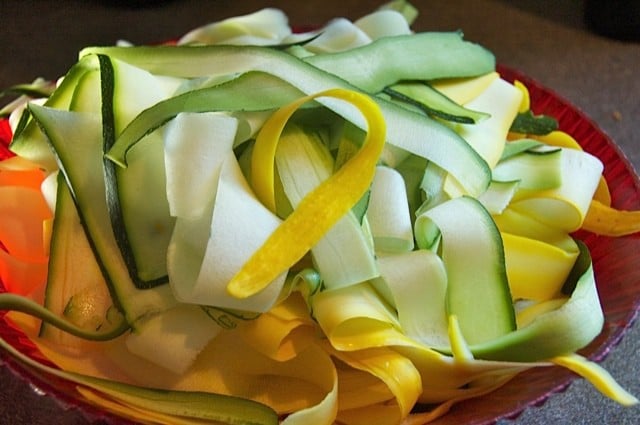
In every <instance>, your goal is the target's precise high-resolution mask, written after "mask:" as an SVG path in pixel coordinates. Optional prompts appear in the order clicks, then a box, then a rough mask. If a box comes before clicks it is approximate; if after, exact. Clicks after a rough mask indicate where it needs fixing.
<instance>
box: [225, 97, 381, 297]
mask: <svg viewBox="0 0 640 425" xmlns="http://www.w3.org/2000/svg"><path fill="white" fill-rule="evenodd" d="M321 96H329V97H335V98H336V99H342V100H344V101H347V102H349V103H352V104H353V105H354V106H356V107H357V108H358V109H359V110H360V111H361V112H362V114H363V116H364V118H365V119H366V121H367V139H366V140H365V142H364V144H363V146H362V148H361V149H360V151H358V153H357V154H356V155H354V156H353V157H352V158H351V159H350V160H349V161H347V163H346V164H344V165H343V166H342V168H340V170H338V171H337V172H336V173H335V174H333V175H332V176H331V177H330V178H329V179H328V180H325V182H324V183H322V184H321V185H320V186H318V187H317V188H316V189H314V190H313V192H311V193H310V194H309V195H307V196H306V197H305V198H304V199H303V200H302V201H301V202H300V204H299V205H298V207H297V208H296V210H294V212H293V213H291V215H290V216H289V217H288V218H287V219H286V220H285V221H284V222H283V223H282V224H281V225H280V226H279V227H278V228H277V229H276V230H275V231H274V233H273V234H272V235H271V236H270V237H269V239H268V240H267V242H265V244H264V245H263V246H262V247H261V248H260V249H259V250H258V251H256V253H254V254H253V255H252V257H251V258H250V259H249V261H248V262H247V263H246V264H245V265H244V266H243V268H242V269H241V270H240V271H239V272H238V273H237V274H236V275H235V276H234V278H233V279H232V280H231V281H230V282H229V284H228V285H227V291H228V292H229V293H230V294H232V295H233V296H235V297H238V298H246V297H248V296H251V295H253V294H255V293H257V292H259V291H261V290H262V289H264V288H265V287H266V286H267V285H268V284H269V283H270V282H271V281H272V280H273V279H274V278H275V277H276V276H278V275H279V274H280V273H282V272H283V271H285V270H286V269H288V268H289V267H291V266H292V265H293V264H295V263H296V262H297V261H299V260H300V259H301V258H302V257H303V256H304V254H305V253H306V252H307V251H309V249H311V247H312V246H313V245H314V244H315V243H316V242H317V241H318V240H320V238H321V237H322V235H323V234H324V233H326V231H327V230H328V229H329V228H330V227H331V226H332V225H333V224H335V223H336V221H338V220H339V219H340V218H341V217H342V216H343V215H344V214H346V212H347V211H349V210H350V209H351V207H353V205H354V204H355V203H356V202H357V201H358V200H359V199H360V198H361V197H362V195H363V194H364V192H365V191H366V190H367V188H368V187H369V185H370V183H371V181H372V180H373V175H374V173H375V165H376V162H377V161H378V157H379V156H380V153H381V152H382V148H383V146H384V141H385V135H386V131H385V121H384V118H383V116H382V114H381V112H380V110H379V108H378V106H377V105H376V104H375V103H374V102H373V101H372V100H371V99H370V98H369V97H367V96H364V95H361V94H359V93H357V92H351V91H345V90H341V89H335V90H330V91H326V92H321V93H318V94H316V95H312V96H307V97H303V98H301V99H300V100H298V101H296V102H294V103H291V104H289V105H288V106H286V107H284V108H282V109H279V110H278V111H276V112H275V113H274V114H273V115H272V116H271V118H270V119H269V121H267V122H266V123H265V125H264V126H263V128H262V130H261V132H260V134H259V135H258V138H257V139H256V144H255V147H254V151H253V158H254V162H253V164H254V166H253V167H252V183H253V188H254V190H255V191H256V195H257V196H258V198H260V199H261V200H262V201H263V202H264V203H265V204H266V205H267V206H268V207H269V208H270V209H271V210H272V211H273V210H275V200H274V195H273V193H274V192H273V179H274V174H273V173H274V165H273V158H274V156H275V150H276V146H277V143H278V140H279V138H280V134H281V133H282V130H283V128H284V126H285V124H286V122H287V120H288V119H289V117H290V116H291V115H292V114H293V113H294V112H295V111H296V110H297V109H298V108H299V107H300V106H302V105H303V104H304V103H306V102H308V101H310V100H313V99H315V98H318V97H321Z"/></svg>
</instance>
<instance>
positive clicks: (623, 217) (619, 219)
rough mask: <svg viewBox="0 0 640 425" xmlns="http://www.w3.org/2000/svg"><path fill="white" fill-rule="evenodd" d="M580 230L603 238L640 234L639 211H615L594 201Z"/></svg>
mask: <svg viewBox="0 0 640 425" xmlns="http://www.w3.org/2000/svg"><path fill="white" fill-rule="evenodd" d="M582 228H583V229H584V230H588V231H590V232H593V233H596V234H598V235H603V236H613V237H617V236H625V235H631V234H633V233H637V232H640V211H626V210H617V209H615V208H612V207H610V206H607V205H606V204H605V203H602V202H600V201H597V200H595V199H594V200H593V201H591V204H590V206H589V210H588V211H587V215H586V217H585V219H584V223H583V224H582Z"/></svg>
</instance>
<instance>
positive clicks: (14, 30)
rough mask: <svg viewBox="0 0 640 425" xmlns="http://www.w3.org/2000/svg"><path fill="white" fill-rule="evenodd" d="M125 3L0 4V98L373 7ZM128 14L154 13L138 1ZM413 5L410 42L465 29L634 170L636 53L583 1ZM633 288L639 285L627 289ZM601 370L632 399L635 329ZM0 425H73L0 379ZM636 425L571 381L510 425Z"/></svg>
mask: <svg viewBox="0 0 640 425" xmlns="http://www.w3.org/2000/svg"><path fill="white" fill-rule="evenodd" d="M123 3H127V2H125V1H120V2H116V1H112V2H111V3H110V2H109V1H97V0H84V1H81V0H77V1H56V2H53V1H26V0H25V1H19V0H3V1H2V2H0V36H1V41H0V58H1V59H0V60H1V61H2V62H1V65H0V87H6V86H8V85H11V84H15V83H22V82H28V81H31V80H32V79H34V78H35V77H38V76H43V77H47V78H50V79H53V78H56V77H58V76H60V75H62V74H63V73H64V72H65V71H66V70H67V69H68V67H69V66H70V64H72V63H73V62H74V60H75V58H76V54H77V52H78V50H79V49H80V48H82V47H84V46H87V45H93V44H113V43H114V42H115V41H116V40H118V39H125V40H129V41H131V42H133V43H135V44H143V43H153V42H158V41H162V40H165V39H169V38H173V37H177V36H179V35H181V34H183V33H185V32H186V31H188V30H189V29H191V28H193V27H195V26H198V25H201V24H204V23H207V22H210V21H214V20H218V19H221V18H223V17H228V16H233V15H239V14H243V13H248V12H251V11H254V10H257V9H258V8H261V7H264V6H275V7H279V8H282V9H283V10H285V11H286V12H287V13H288V14H289V16H290V18H291V21H292V23H294V24H296V23H298V24H304V23H312V24H322V23H324V22H326V21H327V20H328V19H330V18H332V17H335V16H346V17H350V18H357V17H359V16H361V15H362V14H364V13H366V12H368V11H370V10H372V9H373V8H374V7H375V6H377V5H378V4H380V3H379V2H376V1H369V2H367V1H362V0H340V1H333V0H323V1H322V2H320V1H316V0H308V1H299V0H288V1H266V0H260V1H237V0H217V1H215V2H213V1H204V0H202V1H196V0H185V1H180V0H174V1H164V2H158V3H160V4H158V5H155V6H148V7H137V8H136V7H123V6H118V5H117V4H123ZM137 3H139V4H142V3H147V4H150V3H153V2H152V1H149V0H147V1H146V2H145V1H143V0H139V1H138V2H137ZM414 3H415V4H418V3H419V4H420V9H421V15H420V18H419V20H418V22H417V23H416V25H415V26H414V28H415V29H417V30H427V29H433V30H452V29H463V30H464V33H465V37H466V38H467V39H469V40H472V41H475V42H479V43H480V44H483V45H485V46H486V47H488V48H489V49H491V50H492V51H493V52H494V53H495V54H496V56H497V58H498V61H499V62H500V63H502V64H504V65H508V66H510V67H513V68H516V69H519V70H521V71H523V72H524V73H526V74H527V75H529V76H530V77H533V78H535V79H537V80H538V81H539V82H541V83H542V84H544V85H545V86H547V87H552V88H553V89H554V90H555V91H556V92H557V93H559V94H560V95H561V96H563V97H565V98H566V99H568V100H569V101H571V102H572V103H573V104H574V105H576V106H577V107H578V108H580V109H582V110H583V111H584V112H585V113H586V114H587V115H589V116H590V117H591V118H592V119H593V120H595V121H596V122H597V123H598V124H599V125H600V127H601V128H602V129H603V130H604V131H605V132H606V133H608V134H609V135H610V136H611V137H612V138H613V140H615V141H616V143H617V144H618V145H619V146H620V147H621V148H622V150H623V151H624V152H625V154H626V156H627V157H628V158H629V160H630V161H631V162H632V164H633V165H634V166H635V168H636V169H640V146H639V145H638V143H639V142H640V137H639V136H640V125H638V119H639V118H640V101H639V100H638V96H639V95H640V79H639V78H637V77H638V73H637V69H638V68H639V67H640V43H638V42H621V41H615V40H612V39H608V38H604V37H602V36H599V35H595V34H594V33H592V32H589V31H588V30H587V29H585V26H584V24H583V22H584V21H583V19H582V16H583V15H582V13H583V12H582V6H583V1H580V0H561V1H551V0H548V1H536V0H531V1H523V0H519V1H512V2H507V1H496V0H493V1H480V2H478V1H472V0H453V1H450V0H437V1H434V0H429V1H415V2H414ZM633 284H640V282H634V283H633ZM603 365H604V366H605V367H606V368H607V369H608V370H609V371H610V372H611V373H612V375H613V376H614V377H615V378H616V379H617V380H618V381H619V382H620V383H621V384H622V385H623V386H624V387H625V388H627V389H628V390H630V391H631V392H632V393H634V394H635V395H636V396H640V372H639V370H638V367H639V366H640V325H637V324H636V325H635V326H634V327H633V328H632V329H631V330H629V332H628V333H627V334H626V336H625V337H624V338H623V340H622V342H621V343H620V345H619V346H617V347H616V348H615V349H613V350H612V352H611V353H610V354H609V355H608V357H607V358H606V359H605V360H604V362H603ZM0 383H1V384H0V423H6V424H33V425H37V424H51V423H56V424H81V423H85V421H84V420H83V419H82V417H80V416H79V415H78V414H76V413H73V412H63V411H62V410H61V409H60V408H59V407H58V406H57V405H56V404H55V403H54V402H52V401H51V400H50V399H47V398H43V397H41V396H38V395H36V394H35V392H34V391H32V390H31V389H30V387H29V386H28V385H27V384H25V383H23V382H21V381H20V380H18V379H16V378H14V377H13V376H12V375H11V374H10V373H9V372H8V371H7V370H6V368H4V367H3V368H0ZM569 422H573V423H581V424H614V423H615V424H636V423H640V407H634V408H631V409H624V408H622V407H619V406H618V405H616V404H615V403H613V402H611V401H609V400H607V399H605V398H604V397H602V396H600V395H599V394H598V393H597V392H596V391H595V390H594V389H593V388H591V386H590V385H589V384H587V383H586V382H584V381H581V380H578V381H576V382H574V383H573V384H571V386H570V387H569V388H568V389H567V390H566V391H564V392H563V393H561V394H557V395H554V396H553V397H551V398H550V399H549V400H548V401H547V402H546V403H544V404H543V406H541V407H538V408H531V409H528V410H527V411H525V412H524V413H523V414H522V415H521V416H520V417H519V418H518V419H517V420H516V421H515V423H518V424H553V423H569Z"/></svg>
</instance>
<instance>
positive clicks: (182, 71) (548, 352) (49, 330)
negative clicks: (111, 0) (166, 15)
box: [0, 2, 637, 423]
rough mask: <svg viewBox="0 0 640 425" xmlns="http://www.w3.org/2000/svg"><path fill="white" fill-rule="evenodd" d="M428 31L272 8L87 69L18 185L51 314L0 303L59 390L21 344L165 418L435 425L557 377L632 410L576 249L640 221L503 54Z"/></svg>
mask: <svg viewBox="0 0 640 425" xmlns="http://www.w3.org/2000/svg"><path fill="white" fill-rule="evenodd" d="M394 8H395V9H394ZM411 17H412V14H411V8H410V7H409V6H408V5H407V4H406V3H403V2H400V3H398V2H395V3H393V5H389V6H387V8H385V9H383V10H380V11H377V12H375V13H372V14H371V15H368V16H366V17H364V18H362V19H361V20H359V21H357V22H355V23H351V22H349V21H346V20H344V19H340V20H336V21H334V22H332V23H331V24H329V25H328V26H326V27H325V28H322V29H321V30H320V31H318V32H314V33H309V34H292V32H291V30H290V28H289V27H288V25H287V24H286V19H285V17H284V15H283V14H282V13H281V12H279V11H275V10H272V9H268V10H265V11H261V12H258V13H256V14H253V15H249V16H246V17H238V18H233V19H229V20H227V21H223V22H219V23H216V24H213V25H212V26H208V27H204V28H201V29H198V30H196V31H194V32H193V33H190V34H189V35H187V36H185V38H184V39H182V40H181V41H180V42H179V45H178V46H173V45H172V46H156V47H132V46H127V47H95V48H88V49H85V50H84V51H83V52H81V54H80V59H79V61H78V63H76V64H75V65H74V66H73V67H72V68H71V69H70V71H69V72H68V74H67V75H66V76H65V77H64V79H63V80H62V81H61V82H60V84H59V85H58V86H57V88H56V90H55V91H54V92H53V93H52V94H51V95H50V96H49V97H48V98H47V100H46V101H45V102H44V105H41V106H40V105H38V104H37V103H31V104H29V106H28V109H26V111H27V112H24V113H22V110H21V109H16V110H15V111H14V114H13V117H14V118H16V121H17V124H15V125H14V130H15V134H14V137H13V140H12V142H11V149H12V151H13V152H14V153H16V154H17V155H18V156H17V157H15V158H17V159H13V158H12V159H11V160H6V161H3V162H2V163H1V164H3V165H4V166H7V167H8V166H9V165H8V164H10V161H11V163H15V162H19V163H20V164H21V165H20V166H21V167H23V168H24V169H25V172H29V173H33V172H34V171H33V169H37V170H38V172H39V173H41V174H42V177H41V179H42V178H44V175H46V179H45V180H43V181H44V182H46V183H45V184H44V185H43V188H44V189H43V190H44V193H45V195H46V196H45V198H46V199H49V200H50V202H49V203H50V205H51V210H52V211H54V217H53V227H52V228H51V230H45V232H44V234H45V235H46V236H45V237H44V242H42V240H39V241H38V243H39V244H40V245H39V246H40V247H42V246H46V247H47V253H49V252H50V256H49V260H48V273H47V282H46V286H43V285H35V284H34V285H33V287H29V288H25V287H23V288H22V292H23V293H24V294H25V295H30V296H31V297H32V298H36V299H38V298H39V297H38V295H37V294H38V293H42V292H44V294H43V295H41V296H40V297H41V298H43V300H42V302H43V303H44V306H45V307H46V309H43V308H42V307H40V306H39V305H38V304H37V303H35V302H33V301H30V300H29V299H27V298H23V297H17V296H15V295H7V294H3V295H2V296H1V298H0V303H1V306H2V307H3V308H5V309H15V310H21V311H25V312H28V313H30V314H33V315H35V316H38V317H40V318H42V319H44V320H43V321H42V323H40V324H39V323H38V322H37V321H35V320H31V319H27V318H25V317H23V316H21V315H16V314H13V313H12V314H11V317H12V319H13V320H15V321H16V322H17V323H19V324H20V326H22V328H23V329H24V330H25V332H26V333H27V334H28V335H30V336H31V337H32V338H33V339H34V342H35V343H36V344H37V345H38V347H39V349H40V350H41V351H42V352H43V354H44V355H45V356H46V357H48V358H49V359H50V360H52V361H53V362H54V363H55V364H56V365H58V366H59V367H60V368H61V369H62V370H64V372H61V371H58V370H55V369H51V368H48V367H46V366H42V365H39V364H38V363H36V362H34V361H32V360H29V359H27V358H24V357H23V356H22V355H21V354H20V353H19V352H17V351H15V350H14V349H12V348H11V347H9V346H7V347H6V348H7V349H8V350H10V351H11V352H12V353H13V354H15V355H16V356H17V357H20V358H22V359H23V360H24V361H25V362H27V363H29V364H30V365H32V366H34V367H37V368H41V369H44V370H46V371H47V372H49V373H53V374H56V375H59V376H62V377H64V378H65V379H69V380H71V381H73V382H76V383H77V384H78V385H79V386H78V391H79V393H80V394H81V395H82V397H84V398H85V399H87V400H89V401H90V402H92V403H95V404H97V405H99V406H101V407H102V408H105V409H107V410H111V411H114V412H116V413H117V414H119V415H122V416H125V417H129V418H133V419H135V420H141V421H149V422H152V421H155V422H170V423H178V422H180V423H200V422H199V421H201V420H217V421H222V422H230V423H274V422H277V421H278V418H279V417H280V418H282V421H283V423H333V422H335V421H338V422H341V423H364V422H367V423H372V421H373V419H374V418H375V423H399V422H401V421H402V420H403V419H405V418H407V417H408V416H411V418H412V420H414V421H418V422H420V421H422V422H426V421H429V420H431V419H433V418H435V417H438V416H439V415H442V414H444V413H445V412H446V410H447V409H448V408H449V406H451V404H452V403H455V402H456V401H459V400H463V399H465V398H470V397H475V396H478V395H481V394H485V393H487V392H489V391H492V390H493V389H495V388H497V387H499V386H500V385H503V384H504V383H505V382H506V381H508V380H509V379H511V378H512V377H513V376H514V375H515V374H517V373H518V372H520V371H522V370H524V369H527V368H531V367H534V366H542V365H548V364H550V363H557V364H561V365H563V366H565V367H568V368H570V369H572V370H574V371H576V372H578V373H580V374H582V375H584V376H586V377H588V378H589V379H590V380H591V381H592V382H593V383H594V384H595V385H596V386H597V387H598V388H599V389H600V390H601V391H602V392H603V393H605V394H607V395H609V396H611V397H613V398H615V399H616V400H618V401H619V402H621V403H622V404H633V403H635V402H636V400H635V398H634V397H633V396H631V395H629V394H627V393H626V392H625V391H624V390H623V389H621V388H620V387H619V386H617V384H616V383H615V382H614V381H613V380H612V379H611V377H610V376H608V374H607V373H606V372H605V371H603V370H602V369H601V368H599V367H598V366H597V365H596V364H594V363H591V362H589V361H588V360H586V359H584V358H582V357H579V356H577V355H575V354H573V353H575V351H577V350H578V349H580V348H581V347H583V346H585V345H586V344H588V343H589V342H590V341H591V340H593V338H595V337H596V336H597V335H598V333H599V332H600V330H601V328H602V323H603V316H602V311H601V309H600V305H599V300H598V295H597V291H596V287H595V279H594V275H593V270H592V267H591V261H590V258H589V253H588V251H587V250H586V249H585V247H584V245H583V244H581V243H580V242H579V241H577V240H574V239H573V238H572V237H571V234H572V232H574V231H576V230H578V229H580V228H581V227H583V226H584V225H585V223H586V228H588V229H592V230H593V229H598V230H599V231H600V232H602V233H606V232H608V231H609V230H608V229H607V228H606V225H605V226H603V225H602V223H603V222H605V223H608V222H611V221H612V220H614V219H617V218H618V217H621V216H624V217H629V218H626V220H627V222H628V223H630V224H625V225H623V228H624V229H623V231H622V233H627V232H633V231H635V230H636V229H635V228H634V227H633V225H634V223H636V222H637V219H636V217H635V215H633V213H631V215H628V214H623V213H621V212H618V211H616V210H613V209H611V208H610V207H606V205H607V202H606V199H605V198H606V184H605V183H604V182H603V180H602V177H601V173H602V165H601V163H600V161H599V160H598V159H597V158H595V157H593V156H592V155H589V154H587V153H585V152H583V151H581V150H580V149H577V147H578V145H577V143H575V141H574V142H567V140H571V139H570V138H569V137H568V135H566V134H564V133H559V132H550V131H551V130H552V129H553V128H549V127H547V126H544V125H543V126H542V130H540V129H539V128H540V126H539V124H540V122H541V121H543V122H547V121H548V120H544V119H542V118H540V117H535V116H533V115H531V114H530V113H529V112H530V111H529V106H528V93H527V92H526V88H524V87H522V86H521V85H518V84H516V85H512V84H510V83H508V82H506V81H505V80H503V79H501V78H500V76H499V75H498V74H497V73H496V72H495V63H494V58H493V56H492V55H491V53H490V52H488V51H487V50H486V49H484V48H482V47H480V46H477V45H475V44H473V43H469V42H467V41H465V40H464V39H463V38H462V36H461V34H459V33H420V34H414V33H413V32H412V31H411V30H410V29H409V28H410V27H409V25H410V23H411ZM240 26H241V27H242V28H243V30H242V31H241V32H240V33H239V28H240ZM254 30H255V31H254ZM345 33H347V34H350V35H353V37H349V38H348V39H349V40H353V42H352V43H351V44H348V45H343V44H339V43H340V42H341V41H342V40H344V39H345V37H344V34H345ZM265 34H266V35H265ZM247 43H248V44H250V46H238V45H233V44H247ZM260 45H261V46H263V47H258V46H260ZM276 45H277V46H278V47H277V48H274V47H264V46H276ZM390 58H391V59H390ZM523 122H524V124H525V125H524V126H523V125H522V123H523ZM552 124H553V122H552ZM540 133H545V134H540ZM42 170H44V172H43V171H42ZM5 175H6V174H5ZM3 185H4V184H3ZM6 186H8V187H11V190H13V186H16V185H15V184H14V183H12V182H8V183H7V184H6ZM3 189H4V188H3ZM3 199H4V197H3ZM42 202H44V201H42ZM594 204H597V205H600V204H601V205H602V207H600V206H598V207H597V208H598V209H595V210H594V209H593V208H594V207H593V205H594ZM594 211H596V212H600V213H602V214H603V215H604V217H605V219H604V220H601V219H593V217H594ZM45 212H46V211H45ZM9 214H12V215H11V217H16V219H18V218H17V217H19V215H20V213H19V212H18V211H17V208H13V209H11V208H10V209H9V211H7V214H6V215H3V216H9ZM589 217H592V218H589ZM585 219H586V220H587V221H586V222H585ZM38 220H40V221H44V222H49V221H50V217H41V218H39V219H38ZM23 225H24V226H26V227H28V228H29V229H31V230H33V229H34V228H37V226H35V225H34V224H33V223H30V222H29V223H27V222H24V223H23ZM46 229H50V228H49V227H47V228H46ZM49 232H50V233H49ZM36 233H38V232H36ZM41 239H42V238H41ZM12 240H13V239H11V238H10V237H8V236H5V234H4V233H3V235H2V242H3V245H4V247H5V248H6V249H3V251H2V252H3V253H4V254H7V255H5V257H6V258H12V260H11V261H9V260H3V263H2V264H3V270H15V267H17V266H13V265H12V264H13V257H17V255H14V256H13V257H11V256H10V255H8V254H10V253H15V252H17V251H16V249H15V248H14V247H13V245H12V244H11V243H10V241H12ZM49 240H50V243H49V242H48V241H49ZM34 244H35V242H33V241H28V242H27V245H28V248H29V250H31V248H32V247H33V246H34ZM541 264H542V265H543V266H541ZM80 266H81V268H80ZM12 267H13V268H12ZM45 272H46V271H45ZM11 276H12V275H10V274H3V275H2V280H3V282H4V283H5V285H6V286H8V289H9V290H10V291H11V292H19V291H17V290H16V291H14V290H13V286H10V285H14V284H17V283H18V282H19V281H20V279H17V278H15V277H11ZM43 279H44V278H41V280H43ZM58 328H60V329H62V332H61V331H60V330H59V329H58ZM91 340H107V342H93V341H91ZM4 345H5V344H3V346H4ZM78 356H80V359H81V360H78ZM267 377H268V378H267ZM362 388H367V389H368V390H367V391H362ZM416 404H424V405H435V406H437V407H435V408H434V409H432V410H429V411H428V412H427V413H411V412H412V411H413V409H414V407H415V406H416Z"/></svg>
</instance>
